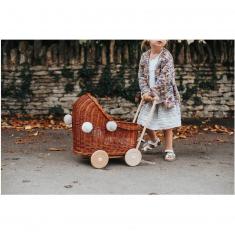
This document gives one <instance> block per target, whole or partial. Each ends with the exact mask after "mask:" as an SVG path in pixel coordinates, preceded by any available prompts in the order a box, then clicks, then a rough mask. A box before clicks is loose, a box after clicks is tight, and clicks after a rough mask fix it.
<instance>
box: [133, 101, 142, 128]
mask: <svg viewBox="0 0 235 235" xmlns="http://www.w3.org/2000/svg"><path fill="white" fill-rule="evenodd" d="M143 103H144V99H143V97H141V101H140V104H139V106H138V108H137V111H136V113H135V117H134V119H133V123H135V122H136V120H137V117H138V115H139V112H140V109H141V107H142V105H143Z"/></svg>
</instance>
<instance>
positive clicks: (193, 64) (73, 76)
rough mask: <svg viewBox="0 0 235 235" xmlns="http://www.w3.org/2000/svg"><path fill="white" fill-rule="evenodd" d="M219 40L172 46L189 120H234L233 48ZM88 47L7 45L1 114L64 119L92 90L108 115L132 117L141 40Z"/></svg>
mask: <svg viewBox="0 0 235 235" xmlns="http://www.w3.org/2000/svg"><path fill="white" fill-rule="evenodd" d="M97 42H98V43H97ZM219 42H220V43H217V44H216V43H214V41H213V43H211V42H207V44H206V45H207V47H206V46H205V45H202V43H199V42H195V43H194V44H193V45H188V44H186V43H185V42H183V44H182V42H181V43H178V42H176V41H174V42H171V43H170V44H169V45H168V47H169V50H171V51H172V54H173V56H174V58H175V68H176V82H177V85H178V88H179V91H180V93H181V97H182V106H181V109H182V116H183V117H185V118H194V117H200V118H201V117H202V118H208V117H210V118H211V117H214V118H223V117H233V111H234V94H233V92H234V66H233V57H232V55H233V53H232V54H231V51H232V52H233V50H234V44H233V42H232V41H219ZM221 42H222V43H221ZM89 43H90V42H89ZM89 43H88V42H84V41H69V44H66V42H64V41H51V42H50V41H45V42H44V41H3V42H2V69H1V77H2V79H1V84H2V100H1V101H2V102H1V105H2V107H1V108H2V114H3V115H12V114H15V113H28V114H33V115H38V114H43V115H48V114H55V115H60V114H63V113H68V112H70V111H71V108H72V103H73V102H74V101H75V100H76V99H77V97H78V96H79V95H81V94H83V93H85V92H91V93H92V94H94V95H95V96H97V97H98V99H99V101H100V103H101V104H102V106H103V107H104V108H105V110H106V111H107V112H108V113H110V114H111V115H114V116H116V117H118V118H123V119H131V118H132V117H133V115H134V112H135V111H136V106H137V104H136V103H135V102H134V97H135V94H136V92H137V91H138V80H137V71H138V62H139V57H140V54H141V51H140V41H92V42H91V43H90V44H89ZM196 45H200V46H201V47H200V46H198V47H197V46H196ZM208 45H210V46H209V47H208ZM218 45H220V47H218ZM221 45H222V46H221ZM177 46H178V47H177ZM213 46H214V47H215V48H217V47H218V48H220V50H219V52H218V51H216V50H217V49H218V48H217V49H215V48H214V49H213ZM216 46H217V47H216ZM231 47H232V48H231ZM177 48H178V49H177ZM192 48H194V49H195V48H199V49H198V51H197V50H196V49H195V51H193V50H192ZM208 48H209V49H208ZM221 48H222V49H223V50H222V49H221ZM177 51H178V52H177ZM199 51H200V52H199ZM202 55H204V56H202ZM186 62H187V63H186Z"/></svg>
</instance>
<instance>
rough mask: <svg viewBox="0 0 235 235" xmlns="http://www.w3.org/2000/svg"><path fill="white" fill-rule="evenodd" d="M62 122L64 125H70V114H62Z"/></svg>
mask: <svg viewBox="0 0 235 235" xmlns="http://www.w3.org/2000/svg"><path fill="white" fill-rule="evenodd" d="M64 123H65V124H66V125H71V124H72V116H71V115H70V114H66V115H65V116H64Z"/></svg>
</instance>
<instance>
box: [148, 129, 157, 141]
mask: <svg viewBox="0 0 235 235" xmlns="http://www.w3.org/2000/svg"><path fill="white" fill-rule="evenodd" d="M146 132H147V134H148V136H149V137H150V139H151V140H152V141H153V142H156V140H157V139H158V138H157V135H156V133H155V131H153V130H150V129H146Z"/></svg>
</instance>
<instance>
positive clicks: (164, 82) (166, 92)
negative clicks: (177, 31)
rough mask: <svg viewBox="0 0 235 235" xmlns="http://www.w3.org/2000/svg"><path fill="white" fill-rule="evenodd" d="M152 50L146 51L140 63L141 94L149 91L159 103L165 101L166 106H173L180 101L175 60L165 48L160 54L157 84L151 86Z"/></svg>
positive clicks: (156, 73)
mask: <svg viewBox="0 0 235 235" xmlns="http://www.w3.org/2000/svg"><path fill="white" fill-rule="evenodd" d="M149 58H150V50H148V51H146V52H144V53H143V54H142V56H141V59H140V63H139V72H138V79H139V87H140V90H141V94H142V95H143V94H145V93H149V94H150V95H151V96H153V97H156V99H157V103H158V104H159V103H163V104H164V106H165V107H166V108H172V107H173V106H174V105H175V104H176V103H180V94H179V91H178V89H177V86H176V83H175V69H174V61H173V57H172V55H171V53H170V52H169V51H168V50H167V49H166V48H163V50H162V51H161V54H160V55H159V60H158V64H157V66H156V70H155V81H156V83H155V86H154V87H152V88H150V87H149Z"/></svg>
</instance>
